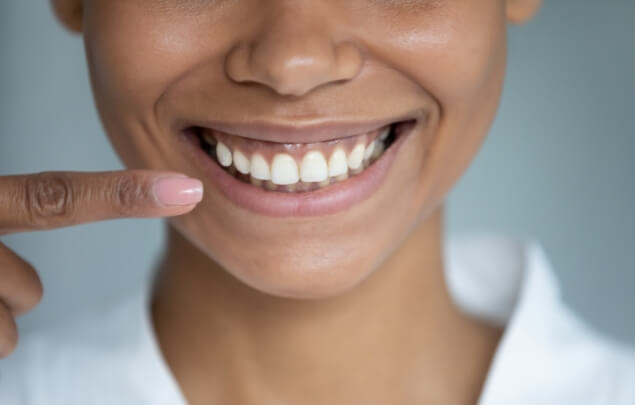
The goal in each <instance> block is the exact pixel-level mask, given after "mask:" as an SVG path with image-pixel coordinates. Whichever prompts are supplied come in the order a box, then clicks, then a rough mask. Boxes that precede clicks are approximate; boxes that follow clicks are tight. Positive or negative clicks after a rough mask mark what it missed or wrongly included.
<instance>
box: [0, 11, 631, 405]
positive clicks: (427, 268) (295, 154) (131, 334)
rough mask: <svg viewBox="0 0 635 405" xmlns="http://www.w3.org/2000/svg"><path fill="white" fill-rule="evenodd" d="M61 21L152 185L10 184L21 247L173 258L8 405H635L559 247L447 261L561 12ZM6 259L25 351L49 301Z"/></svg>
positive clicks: (508, 244) (64, 14) (132, 16)
mask: <svg viewBox="0 0 635 405" xmlns="http://www.w3.org/2000/svg"><path fill="white" fill-rule="evenodd" d="M53 4H54V8H55V10H56V13H57V15H58V17H59V18H60V20H61V21H62V22H63V23H64V24H65V25H66V26H67V27H68V28H69V29H72V30H75V31H77V32H81V33H82V34H83V36H84V40H85V45H86V52H87V59H88V64H89V68H90V72H91V80H92V85H93V90H94V95H95V99H96V103H97V107H98V110H99V113H100V116H101V119H102V122H103V124H104V127H105V129H106V132H107V134H108V136H109V138H110V140H111V141H112V144H113V146H114V147H115V149H116V150H117V152H118V154H119V155H120V157H121V159H122V160H123V162H124V163H125V164H126V166H127V167H128V168H129V169H130V170H129V171H126V172H122V173H99V174H97V173H92V174H79V173H45V174H38V175H30V176H11V177H8V176H7V177H4V178H2V179H0V189H1V190H3V192H2V193H1V195H2V196H3V197H2V199H1V204H0V207H1V208H0V229H2V231H3V232H15V231H24V230H34V229H44V228H51V227H57V226H66V225H72V224H77V223H83V222H88V221H94V220H104V219H110V218H117V217H122V216H135V217H156V216H167V217H170V219H169V244H168V246H167V248H166V251H165V255H164V257H163V259H162V261H161V265H160V266H159V267H160V268H159V269H158V272H157V277H156V279H155V280H154V282H153V283H151V284H149V285H148V289H147V291H140V292H139V294H138V295H137V296H134V297H130V299H129V300H125V301H123V302H119V303H113V307H112V308H109V309H107V310H105V311H104V312H103V313H99V314H94V315H93V316H91V317H89V318H86V319H83V320H77V321H74V322H73V323H70V322H69V323H68V324H64V325H60V326H59V328H57V329H56V330H53V331H50V332H47V333H43V334H41V335H34V336H31V337H29V338H28V339H25V340H24V341H21V342H20V346H19V348H18V349H17V351H16V353H14V354H12V355H11V356H9V357H8V358H7V359H6V360H4V361H2V362H0V372H1V373H2V374H0V378H1V379H0V403H2V404H5V403H8V404H75V403H76V404H101V403H104V404H146V403H147V404H183V403H189V404H232V405H233V404H269V403H272V404H309V405H310V404H335V405H337V404H351V403H353V404H357V403H361V404H424V403H435V404H436V403H441V404H475V403H480V404H484V405H496V404H507V403H514V404H523V403H527V404H530V403H531V404H536V403H540V404H563V403H566V404H578V403H588V404H607V403H611V404H613V403H615V404H630V403H632V402H633V401H634V400H635V393H634V392H633V387H632V384H629V381H631V380H633V378H634V376H635V366H634V364H635V360H634V358H635V357H634V356H633V354H632V353H631V352H629V351H628V349H626V348H622V347H619V346H618V345H616V344H614V343H612V342H609V341H608V340H607V339H605V338H604V337H601V336H598V335H596V334H595V333H594V332H593V331H591V330H589V329H588V328H587V327H586V326H585V325H583V324H582V323H581V322H579V321H578V320H577V319H576V318H575V316H574V315H572V314H571V313H570V312H569V311H568V310H567V309H566V308H565V307H564V306H563V305H562V303H561V302H560V300H559V299H558V294H557V287H556V286H555V282H554V280H553V277H552V275H551V273H550V269H549V265H548V262H547V260H546V258H545V257H544V255H543V254H542V252H541V250H540V248H539V247H538V246H537V245H536V244H534V243H531V242H522V241H514V240H511V239H507V238H501V237H473V238H466V239H462V240H456V241H453V242H452V244H450V245H446V244H445V241H444V239H443V235H444V234H443V205H444V200H445V198H446V196H447V194H448V192H449V190H450V189H451V188H452V186H453V185H454V184H455V183H456V181H457V180H458V178H459V177H460V176H461V175H462V173H463V172H464V171H465V169H466V168H467V166H468V165H469V163H470V162H471V160H472V158H473V156H474V155H475V153H476V152H477V150H478V148H479V146H480V145H481V143H482V142H483V140H484V138H485V136H486V134H487V132H488V129H489V126H490V125H491V123H492V121H493V119H494V116H495V113H496V110H497V107H498V103H499V101H500V93H501V89H502V86H503V77H504V70H505V57H506V35H505V31H506V25H507V22H508V21H511V22H516V23H521V22H524V21H527V20H528V19H530V18H531V16H532V15H533V14H534V13H535V12H536V11H537V9H538V7H539V1H538V0H480V1H449V0H447V1H444V0H441V1H439V0H418V1H412V0H404V1H392V0H391V1H378V0H348V1H346V2H342V1H335V0H333V1H328V0H324V1H318V0H311V1H308V0H307V1H299V0H294V1H284V0H270V1H267V2H264V1H258V0H245V1H222V0H210V1H202V0H174V1H171V0H115V1H113V0H84V1H81V0H56V1H54V2H53ZM203 189H204V190H205V193H204V196H203ZM203 197H204V198H203ZM2 260H3V262H5V263H7V265H5V266H4V267H3V268H2V273H1V276H0V277H2V278H1V279H0V280H2V281H1V282H0V284H1V285H2V286H3V288H2V289H1V290H0V297H2V302H3V305H2V306H0V309H2V311H0V313H1V314H2V315H0V317H1V319H2V323H0V325H2V326H1V327H0V330H2V331H3V334H4V340H3V342H4V347H5V349H4V352H5V353H6V354H8V352H10V351H11V350H12V348H13V347H14V346H15V344H16V341H17V339H16V337H15V328H14V326H12V322H13V316H15V315H18V314H20V313H22V312H24V311H26V310H28V309H30V308H32V307H33V306H34V305H35V303H36V302H37V301H38V299H39V297H40V296H41V286H40V284H39V281H38V280H37V276H36V275H35V273H34V270H33V269H30V267H29V266H28V264H27V263H26V262H24V261H23V260H22V259H20V258H18V257H17V256H15V255H14V254H13V253H12V252H9V251H8V250H7V249H6V248H3V252H2Z"/></svg>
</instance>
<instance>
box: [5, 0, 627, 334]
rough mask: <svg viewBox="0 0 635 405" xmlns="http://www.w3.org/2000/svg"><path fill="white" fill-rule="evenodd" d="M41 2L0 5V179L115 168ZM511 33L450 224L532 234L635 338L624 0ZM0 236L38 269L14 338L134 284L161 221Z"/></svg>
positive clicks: (575, 290) (575, 292) (561, 4)
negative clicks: (484, 132) (38, 284)
mask: <svg viewBox="0 0 635 405" xmlns="http://www.w3.org/2000/svg"><path fill="white" fill-rule="evenodd" d="M47 3H48V2H47V1H18V0H13V1H2V2H0V49H1V50H2V53H1V56H0V175H6V174H17V173H28V172H36V171H44V170H82V171H83V170H86V171H93V170H112V169H118V168H121V167H122V166H121V164H120V162H119V161H118V159H117V157H116V156H115V154H114V153H113V151H112V149H111V147H110V144H109V143H108V142H107V140H106V138H105V136H104V135H103V131H102V128H101V126H100V123H99V121H98V118H97V115H96V112H95V109H94V105H93V101H92V98H91V94H90V87H89V82H88V76H87V71H86V66H85V62H84V53H83V47H82V42H81V39H80V38H79V37H75V36H72V35H70V34H68V33H67V32H65V31H64V30H62V28H60V27H59V26H58V25H57V24H56V22H55V21H54V19H53V16H52V14H51V12H50V10H49V7H48V4H47ZM545 3H546V4H545V5H544V8H543V10H542V12H541V13H540V15H539V16H538V17H537V18H536V20H535V21H534V22H533V23H531V24H529V25H526V26H520V27H510V54H509V70H508V76H507V84H506V89H505V93H504V97H503V102H502V105H501V109H500V113H499V116H498V119H497V121H496V122H495V124H494V127H493V128H492V133H491V136H490V137H489V138H488V140H487V141H486V143H485V145H484V147H483V149H482V150H481V152H480V153H479V155H478V156H477V158H476V160H475V162H474V164H473V165H472V167H471V168H470V170H469V171H468V173H467V174H466V175H465V176H464V177H463V178H462V179H461V181H460V183H459V185H458V187H457V188H456V189H455V190H454V192H453V193H452V195H451V197H450V200H449V209H448V211H447V214H448V217H447V224H448V227H449V233H450V234H454V233H461V232H467V231H469V232H474V231H497V232H505V233H510V234H512V235H517V236H526V237H531V238H535V239H537V240H538V241H539V242H540V243H541V244H542V246H543V247H544V249H545V250H546V252H547V254H548V256H549V258H550V260H551V262H552V264H553V266H554V268H555V270H556V272H557V275H558V276H559V278H560V280H561V281H562V287H563V291H564V298H565V300H566V301H567V302H568V303H569V304H570V305H571V306H572V307H573V308H574V309H575V310H576V311H577V312H578V313H579V314H580V315H581V316H582V317H584V318H585V319H586V320H587V321H589V322H590V323H591V324H593V325H594V326H596V327H597V328H599V329H600V330H602V331H603V332H605V333H608V334H610V335H612V336H614V337H616V338H618V339H621V340H627V341H630V342H633V343H635V294H634V293H633V290H634V289H635V264H634V263H635V214H634V213H633V209H634V208H635V181H634V177H635V110H634V105H635V103H634V102H633V97H634V95H635V78H634V77H633V75H634V74H635V46H634V45H633V43H634V42H633V40H634V39H635V1H633V0H606V1H597V0H558V1H546V2H545ZM1 240H2V241H3V242H5V243H7V244H8V245H9V246H10V247H12V248H13V249H15V250H16V251H17V252H18V253H19V254H21V255H23V256H24V257H26V258H27V259H28V260H29V261H30V262H31V263H33V264H34V265H35V266H36V267H37V268H38V270H39V271H40V274H41V277H42V279H43V282H44V287H45V290H46V293H45V297H44V299H43V301H42V303H41V305H40V306H39V307H38V308H37V309H36V310H35V311H33V312H31V313H30V314H28V315H26V316H24V317H22V318H21V319H20V321H19V324H20V328H21V333H24V332H26V331H28V330H29V329H33V328H38V327H40V326H46V325H47V323H51V322H55V321H56V320H58V319H62V318H64V317H66V316H68V314H69V313H72V312H74V311H77V310H79V309H81V308H83V307H86V306H88V305H91V304H100V303H103V302H105V301H108V300H113V299H117V298H118V297H121V296H123V295H124V294H126V292H127V291H129V290H131V289H133V288H137V287H138V286H139V284H140V283H143V282H144V280H145V278H146V276H147V274H148V272H149V271H150V270H151V269H152V266H153V265H154V263H155V262H156V260H157V255H158V254H159V252H160V250H161V247H162V243H163V225H162V223H161V222H160V221H159V220H118V221H112V222H108V223H99V224H90V225H84V226H80V227H73V228H66V229H62V230H56V231H48V232H40V233H29V234H18V235H9V236H5V237H2V238H1Z"/></svg>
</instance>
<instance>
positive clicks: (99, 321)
mask: <svg viewBox="0 0 635 405" xmlns="http://www.w3.org/2000/svg"><path fill="white" fill-rule="evenodd" d="M145 315H146V314H145V312H144V308H143V300H142V299H141V297H139V296H131V297H126V298H125V299H123V300H121V301H120V302H117V303H116V304H115V305H112V306H110V307H108V308H100V309H97V308H95V309H94V310H93V309H91V310H87V311H84V313H83V314H82V315H81V316H78V317H76V318H74V319H69V320H67V321H65V322H64V323H63V324H58V325H56V326H55V327H51V328H43V329H39V330H34V331H32V332H31V333H28V334H27V335H26V336H24V337H23V338H21V339H20V342H19V344H18V348H17V349H16V351H15V352H14V353H13V354H12V355H10V356H9V357H8V358H6V359H4V360H0V404H2V405H75V404H77V405H80V404H81V405H85V404H91V405H93V404H97V405H100V404H104V405H106V404H108V405H111V404H122V405H127V404H131V405H132V404H135V405H138V404H155V403H156V404H164V403H165V404H167V403H179V402H164V401H163V400H157V398H156V397H155V396H156V395H159V394H160V391H159V390H156V389H154V388H153V387H154V386H153V384H154V382H157V383H159V384H160V383H162V382H163V379H165V378H166V374H165V368H164V366H163V364H161V363H160V362H159V361H158V359H159V356H158V355H157V353H156V352H155V350H156V348H155V347H153V341H152V340H151V337H150V336H148V331H147V330H146V328H147V324H146V320H145V319H144V316H145ZM153 379H154V381H153ZM164 386H166V387H168V386H169V385H164ZM166 397H167V398H169V397H170V396H169V395H166Z"/></svg>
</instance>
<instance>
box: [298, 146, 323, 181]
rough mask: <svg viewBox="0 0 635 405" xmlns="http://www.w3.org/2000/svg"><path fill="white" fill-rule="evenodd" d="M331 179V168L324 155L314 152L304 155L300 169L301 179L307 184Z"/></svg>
mask: <svg viewBox="0 0 635 405" xmlns="http://www.w3.org/2000/svg"><path fill="white" fill-rule="evenodd" d="M328 177H329V168H328V165H327V164H326V159H324V155H323V154H322V152H319V151H312V152H309V153H307V154H306V155H304V159H302V165H301V167H300V179H302V181H303V182H305V183H310V182H312V181H318V182H320V181H324V180H326V179H328Z"/></svg>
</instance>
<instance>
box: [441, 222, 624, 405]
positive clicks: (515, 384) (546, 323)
mask: <svg viewBox="0 0 635 405" xmlns="http://www.w3.org/2000/svg"><path fill="white" fill-rule="evenodd" d="M448 253H449V257H448V260H449V261H450V262H451V266H450V267H452V270H451V271H449V272H448V285H449V288H450V290H451V291H453V294H454V296H456V297H457V298H458V299H459V305H460V306H462V308H464V309H465V310H466V311H467V312H470V313H472V314H473V315H475V316H480V317H481V318H483V319H485V320H488V321H490V322H493V323H496V324H499V325H501V326H504V327H505V333H504V336H503V339H502V341H501V343H500V345H499V348H498V350H497V353H496V355H495V358H494V361H493V363H492V368H491V370H490V375H489V376H488V380H487V383H486V386H485V389H484V399H483V401H482V402H481V405H499V404H508V403H514V404H516V405H525V404H536V403H540V404H543V405H552V404H554V405H555V404H564V403H566V404H573V403H575V404H585V405H595V404H597V405H600V404H602V405H604V404H611V405H626V404H629V405H631V404H634V403H635V383H633V381H635V348H634V347H633V346H629V345H627V344H625V343H621V342H618V341H616V340H614V339H612V338H611V337H609V336H607V335H605V334H602V333H600V332H599V331H597V330H596V329H594V328H593V327H592V326H590V324H589V323H587V322H586V321H584V320H583V319H582V318H581V317H580V316H579V315H578V314H577V313H575V311H573V310H572V309H571V308H570V307H569V306H568V305H567V304H566V302H564V300H563V299H562V296H561V291H560V284H559V281H558V278H557V276H556V273H555V272H554V270H553V268H552V265H551V263H550V261H549V258H548V257H547V255H546V254H545V251H544V249H543V248H542V246H541V245H540V243H538V242H537V241H536V240H534V239H531V238H528V239H523V238H512V237H509V236H505V235H497V234H488V235H474V234H472V235H463V236H461V237H458V238H455V239H454V240H453V241H452V243H450V244H449V247H448Z"/></svg>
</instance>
